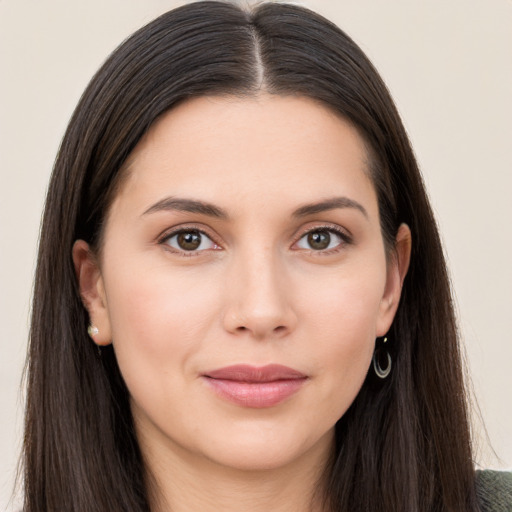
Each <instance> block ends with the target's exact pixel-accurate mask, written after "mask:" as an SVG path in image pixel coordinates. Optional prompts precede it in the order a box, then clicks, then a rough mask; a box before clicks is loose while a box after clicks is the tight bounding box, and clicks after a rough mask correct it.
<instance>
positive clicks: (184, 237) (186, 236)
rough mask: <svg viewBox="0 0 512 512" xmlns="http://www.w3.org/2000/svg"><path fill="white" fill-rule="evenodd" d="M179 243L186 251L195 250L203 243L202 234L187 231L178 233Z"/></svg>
mask: <svg viewBox="0 0 512 512" xmlns="http://www.w3.org/2000/svg"><path fill="white" fill-rule="evenodd" d="M178 245H179V246H180V247H181V248H182V249H183V250H185V251H193V250H195V249H197V248H198V247H199V246H200V245H201V234H200V233H198V232H197V231H187V232H185V233H180V234H179V235H178Z"/></svg>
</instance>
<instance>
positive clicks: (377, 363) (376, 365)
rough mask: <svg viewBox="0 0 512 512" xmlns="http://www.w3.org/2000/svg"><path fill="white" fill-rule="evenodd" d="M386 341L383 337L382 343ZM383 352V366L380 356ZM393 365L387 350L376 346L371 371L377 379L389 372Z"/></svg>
mask: <svg viewBox="0 0 512 512" xmlns="http://www.w3.org/2000/svg"><path fill="white" fill-rule="evenodd" d="M387 341H388V339H387V338H384V343H386V342H387ZM384 353H385V357H386V359H387V361H386V366H385V367H384V368H383V367H382V366H381V360H382V356H383V355H384ZM392 366H393V360H392V359H391V355H390V353H389V352H388V351H387V350H384V349H383V348H376V349H375V351H374V352H373V371H374V372H375V375H377V377H379V379H385V378H386V377H387V376H388V375H389V374H390V373H391V367H392Z"/></svg>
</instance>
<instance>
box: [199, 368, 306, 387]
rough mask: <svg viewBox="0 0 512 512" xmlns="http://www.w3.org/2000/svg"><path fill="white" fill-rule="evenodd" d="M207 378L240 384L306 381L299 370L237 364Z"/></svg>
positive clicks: (215, 371)
mask: <svg viewBox="0 0 512 512" xmlns="http://www.w3.org/2000/svg"><path fill="white" fill-rule="evenodd" d="M204 376H205V377H210V378H211V379H220V380H233V381H238V382H255V383H256V382H275V381H278V380H294V379H305V378H306V377H307V375H304V374H303V373H302V372H299V371H298V370H294V369H293V368H289V367H288V366H283V365H280V364H268V365H266V366H251V365H248V364H236V365H233V366H226V367H225V368H219V369H217V370H212V371H209V372H207V373H205V374H204Z"/></svg>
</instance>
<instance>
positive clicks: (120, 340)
mask: <svg viewBox="0 0 512 512" xmlns="http://www.w3.org/2000/svg"><path fill="white" fill-rule="evenodd" d="M185 274H186V273H185ZM109 275H110V280H109V282H108V283H107V285H108V290H109V293H108V303H109V317H110V322H111V329H112V337H113V344H114V347H115V351H116V356H117V359H118V362H119V365H120V368H121V370H122V371H123V374H124V373H125V372H126V371H127V370H128V368H132V369H133V371H134V372H135V371H138V370H140V371H148V372H149V373H151V374H154V373H158V371H159V370H161V371H168V370H169V368H176V367H182V366H183V365H184V364H185V362H186V361H187V359H188V358H189V357H190V356H191V355H192V354H193V353H195V352H197V351H199V350H200V349H201V343H202V341H201V340H204V339H205V336H204V333H206V332H207V331H208V330H209V329H211V326H212V324H213V323H214V322H215V321H217V318H218V317H217V315H216V309H217V308H218V307H219V304H218V294H217V293H216V291H215V289H214V287H213V286H211V281H208V280H204V279H202V280H200V279H195V278H194V276H193V275H190V274H189V275H184V274H183V273H181V274H180V273H172V272H170V271H169V270H168V269H166V268H165V267H156V268H150V269H146V270H145V271H144V272H133V271H131V272H127V271H126V269H123V268H121V267H118V268H116V269H112V271H111V273H110V274H109ZM127 276H128V277H127ZM126 377H127V376H126Z"/></svg>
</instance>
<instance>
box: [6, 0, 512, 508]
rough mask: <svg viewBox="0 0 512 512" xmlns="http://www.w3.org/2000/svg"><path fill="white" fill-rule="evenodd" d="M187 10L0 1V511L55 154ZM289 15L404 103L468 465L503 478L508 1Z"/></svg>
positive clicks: (433, 2) (338, 0)
mask: <svg viewBox="0 0 512 512" xmlns="http://www.w3.org/2000/svg"><path fill="white" fill-rule="evenodd" d="M182 3H185V2H177V1H171V0H167V1H164V0H73V1H72V2H70V1H69V0H0V510H11V509H12V510H14V508H15V503H14V502H11V503H9V498H10V495H11V491H12V485H13V480H14V472H15V468H16V463H17V457H18V453H19V449H20V443H21V436H22V415H23V394H22V392H21V391H20V390H21V376H22V369H23V363H24V356H25V350H26V340H27V330H28V318H29V310H30V294H31V287H32V278H33V270H34V260H35V255H36V245H37V237H38V229H39V222H40V215H41V209H42V206H43V200H44V194H45V188H46V186H47V182H48V178H49V175H50V171H51V168H52V163H53V160H54V157H55V154H56V151H57V148H58V145H59V141H60V139H61V137H62V135H63V132H64V130H65V127H66V124H67V121H68V119H69V117H70V115H71V113H72V110H73V108H74V106H75V104H76V103H77V101H78V98H79V96H80V94H81V92H82V91H83V89H84V88H85V86H86V84H87V82H88V80H89V79H90V77H91V76H92V74H93V73H94V72H95V71H96V69H97V68H98V67H99V65H100V64H101V63H102V62H103V60H104V59H105V57H106V56H107V55H108V53H110V52H111V51H112V50H113V49H114V48H115V47H116V46H117V44H118V43H120V42H121V41H122V40H123V39H124V38H125V37H127V36H128V35H129V34H130V33H131V32H133V31H134V30H135V29H137V28H139V27H140V26H142V25H143V24H145V23H147V22H148V21H150V20H151V19H152V18H154V17H155V16H156V15H158V14H160V13H162V12H164V11H166V10H168V9H170V8H172V7H175V6H177V5H179V4H182ZM246 3H247V2H246ZM297 3H302V4H304V5H307V6H309V7H311V8H313V9H314V10H316V11H318V12H320V13H322V14H324V15H325V16H327V17H328V18H330V19H331V20H333V21H334V22H335V23H336V24H338V25H339V26H340V27H341V28H343V29H344V30H345V31H346V32H348V34H349V35H351V36H352V37H353V38H354V39H355V40H356V42H358V43H359V44H360V45H361V46H362V48H363V50H365V51H366V52H367V54H368V55H369V57H370V58H371V59H372V60H373V62H374V64H375V65H376V66H377V68H378V69H379V70H380V72H381V74H382V75H383V77H384V79H385V81H386V82H387V84H388V86H389V88H390V90H391V93H392V94H393V96H394V98H395V100H396V102H397V105H398V108H399V110H400V112H401V114H402V117H403V119H404V122H405V125H406V127H407V130H408V132H409V134H410V137H411V139H412V142H413V145H414V148H415V151H416V154H417V157H418V159H419V162H420V165H421V168H422V172H423V174H424V178H425V182H426V185H427V188H428V190H429V194H430V196H431V200H432V203H433V206H434V209H435V211H436V213H437V216H438V221H439V225H440V228H441V232H442V236H443V240H444V242H445V247H446V253H447V257H448V260H449V264H450V269H451V275H452V279H453V285H454V291H455V294H456V304H457V308H458V313H459V318H460V323H461V328H462V338H463V342H464V345H465V349H466V352H467V359H468V366H469V368H470V371H471V375H472V385H473V387H474V389H475V395H476V397H477V399H478V403H479V406H480V410H481V416H482V417H483V420H484V423H485V426H486V428H487V432H488V438H489V440H490V445H489V443H488V441H487V440H486V436H485V435H484V433H483V432H484V430H483V428H482V422H480V421H475V425H476V426H475V438H476V440H477V445H478V450H477V460H476V463H477V464H479V465H481V466H485V467H495V468H509V469H511V468H512V407H511V406H512V400H511V398H510V395H511V391H512V371H511V366H512V335H511V328H510V324H511V318H512V270H511V268H512V228H511V224H512V199H511V190H512V1H511V0H430V1H429V2H424V1H421V0H305V1H304V2H297ZM423 292H424V290H418V293H423ZM490 446H492V448H493V449H494V451H495V453H496V455H497V456H496V455H493V452H492V449H491V447H490Z"/></svg>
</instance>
